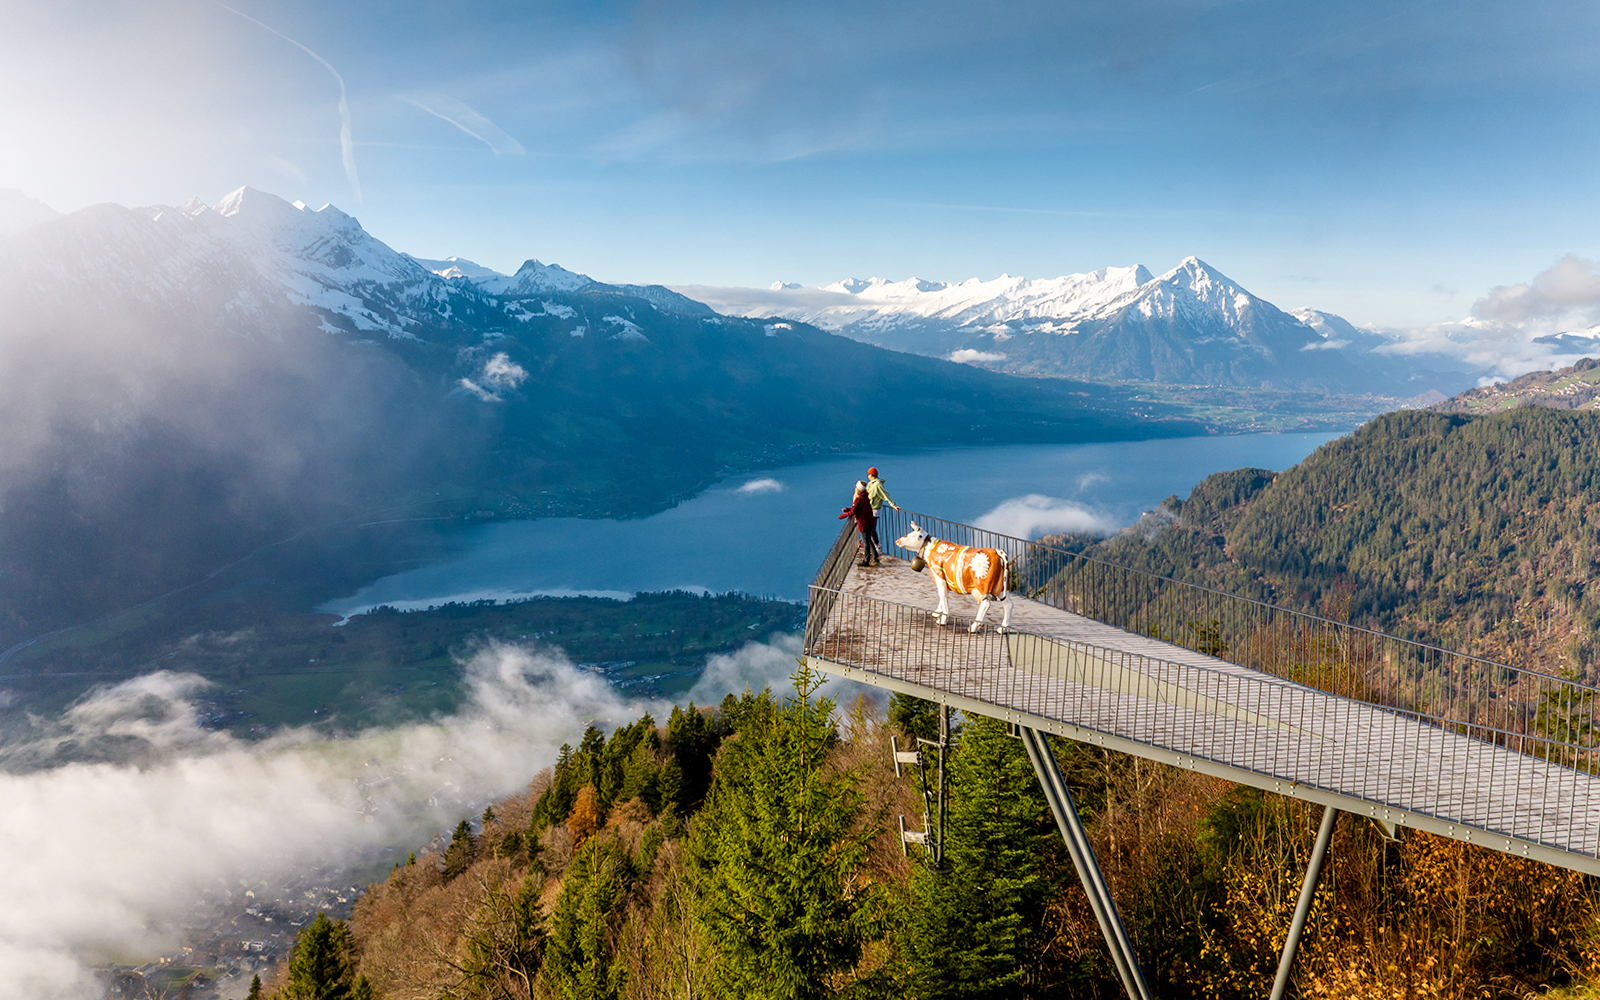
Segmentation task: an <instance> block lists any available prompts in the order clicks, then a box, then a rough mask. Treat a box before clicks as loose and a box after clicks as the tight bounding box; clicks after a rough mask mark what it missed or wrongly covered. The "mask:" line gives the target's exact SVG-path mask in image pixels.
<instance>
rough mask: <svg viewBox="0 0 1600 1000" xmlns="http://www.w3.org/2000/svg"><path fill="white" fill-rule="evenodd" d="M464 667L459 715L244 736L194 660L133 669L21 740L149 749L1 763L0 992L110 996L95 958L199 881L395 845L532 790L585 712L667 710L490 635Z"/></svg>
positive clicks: (154, 944)
mask: <svg viewBox="0 0 1600 1000" xmlns="http://www.w3.org/2000/svg"><path fill="white" fill-rule="evenodd" d="M463 668H464V671H465V675H466V684H467V688H468V691H469V698H468V700H467V704H466V707H464V708H463V709H462V710H461V711H460V712H459V714H456V715H453V716H450V717H447V718H443V719H440V720H438V721H437V722H433V723H428V724H418V725H412V726H406V727H402V728H398V729H392V730H386V731H375V732H369V733H363V734H361V735H360V736H358V737H357V738H354V739H349V740H324V739H320V738H317V737H315V736H313V735H312V734H310V733H307V732H303V731H300V732H289V733H285V734H283V735H281V736H278V737H276V738H273V739H270V740H267V741H265V742H260V743H247V742H244V741H241V740H236V739H234V738H233V737H231V736H229V735H227V734H224V733H214V732H210V731H207V730H205V729H204V728H203V727H202V726H200V724H199V721H198V719H197V717H196V714H195V711H194V709H193V708H192V707H191V706H190V705H189V703H188V701H187V699H188V698H189V697H190V696H191V695H192V694H193V693H194V692H196V691H197V690H198V689H199V688H200V687H201V686H203V685H204V683H205V682H204V681H202V680H201V679H200V678H198V677H194V676H192V675H177V674H155V675H151V676H149V677H141V678H138V679H137V680H134V681H129V682H127V683H125V684H121V685H117V686H116V687H112V688H109V689H105V690H102V691H99V692H97V693H96V694H94V695H92V696H91V697H89V698H88V699H86V700H85V701H84V702H83V703H82V704H80V705H79V706H77V707H76V708H74V709H73V710H72V711H71V712H69V713H68V715H67V717H66V718H65V719H64V720H63V722H62V723H61V726H60V729H59V731H58V732H56V733H54V734H53V735H52V736H50V737H49V738H47V739H46V740H45V741H44V745H43V746H37V747H32V748H24V749H23V751H21V752H24V753H25V752H26V751H27V750H29V749H32V750H34V751H36V752H46V753H47V752H49V751H50V750H51V748H52V747H53V746H57V745H59V743H60V741H62V740H68V739H70V740H73V741H74V742H75V744H76V745H78V746H80V747H82V746H84V745H85V744H86V743H94V744H97V745H103V746H107V747H109V746H113V745H114V746H118V747H124V748H128V747H131V748H133V749H134V750H135V751H136V752H135V753H134V755H133V756H135V757H137V758H138V763H123V764H113V763H95V764H68V765H65V766H59V767H55V768H53V769H50V770H45V771H36V772H34V773H7V774H0V801H3V802H4V803H5V808H4V810H0V856H3V857H6V858H9V859H11V860H12V862H13V863H12V864H9V865H8V866H7V869H6V874H5V876H4V882H3V885H4V895H5V899H6V903H5V905H4V906H0V996H4V997H19V998H20V997H28V998H30V1000H88V998H98V997H100V996H102V995H103V992H104V990H103V987H101V986H100V985H99V984H97V983H95V982H94V981H93V979H92V977H91V976H90V975H89V973H88V971H87V969H88V967H89V966H90V965H92V964H93V963H95V962H98V961H105V960H107V959H109V958H112V957H116V958H121V959H124V960H125V959H127V958H129V957H137V956H153V955H156V954H159V953H160V952H161V951H163V950H165V949H167V948H170V947H172V946H173V945H174V944H176V943H177V941H178V939H179V933H180V924H181V922H182V920H183V919H184V918H185V917H186V916H188V915H189V914H191V913H192V912H194V910H195V909H196V907H197V906H198V905H199V904H200V903H201V901H202V900H203V898H204V897H205V894H206V893H212V894H216V893H219V892H224V891H231V892H234V893H238V892H242V890H241V889H239V888H238V884H239V879H240V878H241V877H243V878H247V879H248V880H249V881H250V882H251V883H252V884H254V883H257V882H258V881H260V880H266V881H267V882H269V883H272V884H276V882H275V880H277V879H278V877H279V873H281V872H284V871H287V870H290V869H299V870H304V869H305V868H307V867H310V866H327V865H337V864H341V863H349V862H353V861H355V860H356V859H358V858H361V857H368V858H370V857H373V856H375V855H377V854H378V853H379V852H381V851H382V849H383V848H384V847H393V848H394V849H395V851H396V853H397V854H398V855H399V856H401V857H403V856H404V853H403V852H404V851H406V850H410V849H411V848H413V847H415V846H417V845H419V844H422V843H425V842H426V841H427V840H428V838H429V837H430V836H431V835H432V834H434V833H435V832H437V831H439V830H443V829H447V828H448V827H450V826H453V825H454V824H455V822H456V821H457V820H459V819H460V818H461V817H462V816H465V815H470V814H472V813H474V812H476V811H477V810H479V809H481V808H482V806H483V804H484V803H485V802H486V801H489V800H491V799H495V798H499V797H503V796H505V795H507V794H510V793H513V792H515V791H517V790H519V789H521V788H523V787H525V786H526V784H527V782H528V781H529V780H531V779H532V777H533V775H534V774H535V773H536V772H537V771H538V770H539V769H541V768H543V767H545V766H548V765H549V764H550V763H551V762H552V761H553V760H554V758H555V754H556V748H557V747H559V745H560V744H561V743H563V742H569V741H572V740H574V739H575V738H576V736H577V735H578V734H579V733H581V731H582V728H583V726H584V725H585V724H586V723H587V722H588V721H589V720H591V719H593V720H597V721H599V722H600V723H601V724H615V723H620V722H626V721H629V720H631V719H632V718H634V717H636V716H637V715H638V714H640V713H641V712H642V711H644V710H646V709H649V710H650V711H652V712H653V713H655V715H656V717H657V718H662V717H664V715H663V709H665V708H666V706H664V705H662V704H655V703H644V702H630V701H627V700H626V699H624V698H622V697H621V696H619V695H618V693H617V692H616V690H615V689H614V688H612V687H611V686H610V685H609V684H607V683H606V682H605V680H604V679H602V678H601V677H599V676H597V675H595V674H591V673H587V672H584V671H581V670H578V669H577V668H576V667H574V666H573V665H572V664H571V663H570V662H568V661H567V660H566V659H565V658H563V657H560V656H552V655H547V654H536V653H533V652H530V651H528V650H526V649H523V648H520V647H517V646H511V645H492V646H488V647H485V648H483V649H482V650H480V651H479V652H478V653H477V654H476V655H474V656H472V657H471V658H470V659H469V660H467V661H466V662H465V663H464V664H463ZM11 756H13V757H15V756H16V752H14V753H13V754H12V755H11ZM24 861H25V863H21V862H24ZM229 887H231V888H229Z"/></svg>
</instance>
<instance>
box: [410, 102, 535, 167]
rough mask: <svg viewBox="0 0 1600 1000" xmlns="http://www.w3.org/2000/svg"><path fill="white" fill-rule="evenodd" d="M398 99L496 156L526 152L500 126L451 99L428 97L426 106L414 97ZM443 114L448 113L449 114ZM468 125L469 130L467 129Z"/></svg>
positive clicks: (516, 154)
mask: <svg viewBox="0 0 1600 1000" xmlns="http://www.w3.org/2000/svg"><path fill="white" fill-rule="evenodd" d="M400 99H401V100H402V101H405V102H406V103H407V104H410V105H412V106H414V107H418V108H421V109H422V110H423V111H426V112H427V113H428V114H430V115H432V116H433V117H435V118H442V119H444V120H445V121H447V122H449V123H450V124H452V125H454V126H455V127H456V128H458V129H460V130H461V131H463V132H465V133H466V134H467V135H470V136H472V137H473V138H474V139H476V140H478V141H479V142H481V143H483V144H484V145H485V146H488V147H489V148H490V149H491V150H493V151H494V155H496V156H499V155H500V154H501V153H505V154H507V155H510V156H521V155H522V154H523V153H525V152H527V150H525V149H523V148H522V143H520V142H518V141H517V140H515V139H513V138H511V137H510V136H509V135H506V133H505V132H504V131H503V130H502V129H501V128H500V126H498V125H496V124H495V123H494V122H492V121H490V120H489V119H487V118H485V117H483V116H482V115H480V114H478V112H476V111H474V110H473V109H472V108H470V107H468V106H467V105H465V104H463V103H461V102H460V101H458V100H456V99H454V98H452V97H445V96H444V95H442V94H440V95H434V96H429V97H428V103H427V104H424V103H422V101H420V100H418V99H417V98H415V97H401V98H400ZM439 108H443V109H444V111H440V110H439ZM445 112H449V114H446V113H445ZM469 124H470V126H471V127H470V128H469V127H468V125H469Z"/></svg>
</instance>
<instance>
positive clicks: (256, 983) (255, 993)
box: [244, 975, 261, 1000]
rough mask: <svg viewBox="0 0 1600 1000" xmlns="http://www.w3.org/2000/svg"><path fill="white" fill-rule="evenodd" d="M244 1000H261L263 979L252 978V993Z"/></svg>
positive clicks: (246, 995)
mask: <svg viewBox="0 0 1600 1000" xmlns="http://www.w3.org/2000/svg"><path fill="white" fill-rule="evenodd" d="M244 1000H261V977H260V976H259V975H257V976H251V977H250V992H249V993H246V994H245V996H244Z"/></svg>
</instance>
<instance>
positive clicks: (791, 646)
mask: <svg viewBox="0 0 1600 1000" xmlns="http://www.w3.org/2000/svg"><path fill="white" fill-rule="evenodd" d="M801 648H802V643H801V639H800V636H798V635H795V634H794V633H792V632H780V633H778V634H777V635H774V636H772V637H771V638H770V639H768V640H767V641H766V642H750V643H746V644H745V645H743V646H741V647H740V648H738V649H736V650H734V651H733V652H731V653H726V654H717V655H715V656H710V657H707V658H706V669H705V673H703V674H701V675H700V679H699V680H698V681H696V682H695V685H694V687H693V688H691V689H690V691H689V700H690V701H693V702H694V703H695V704H697V705H715V704H717V703H719V702H721V701H722V699H723V698H725V697H727V696H728V695H730V694H731V695H735V696H737V695H741V694H744V692H745V691H747V690H748V691H760V690H761V689H762V688H764V687H771V688H772V691H773V693H774V694H777V695H779V696H782V695H784V694H785V693H788V692H792V691H793V690H794V687H793V685H792V684H791V683H790V676H791V675H792V674H793V673H794V671H795V668H796V667H797V666H799V664H798V662H797V660H798V658H799V657H800V654H801ZM863 692H866V693H867V694H868V696H869V697H872V698H874V699H878V700H882V699H883V698H884V697H886V696H885V695H883V694H882V692H880V691H878V689H876V688H872V687H869V686H867V685H864V684H858V683H856V682H854V681H845V680H840V679H838V678H836V677H829V678H828V679H827V681H825V682H824V683H823V685H822V687H821V688H819V689H818V693H819V694H821V695H822V696H823V697H828V698H833V699H835V700H836V701H837V702H838V703H839V705H841V706H845V705H848V704H849V703H850V702H851V701H853V700H854V699H855V698H856V696H857V695H859V694H861V693H863Z"/></svg>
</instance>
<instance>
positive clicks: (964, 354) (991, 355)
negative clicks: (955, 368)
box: [945, 347, 1006, 365]
mask: <svg viewBox="0 0 1600 1000" xmlns="http://www.w3.org/2000/svg"><path fill="white" fill-rule="evenodd" d="M1005 359H1006V356H1005V355H1004V354H1000V353H998V352H996V351H975V350H973V349H972V348H970V347H963V348H962V349H961V350H959V351H951V352H950V353H949V354H947V355H945V360H946V361H954V362H955V363H957V364H961V365H976V364H984V363H987V362H992V361H1004V360H1005Z"/></svg>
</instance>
